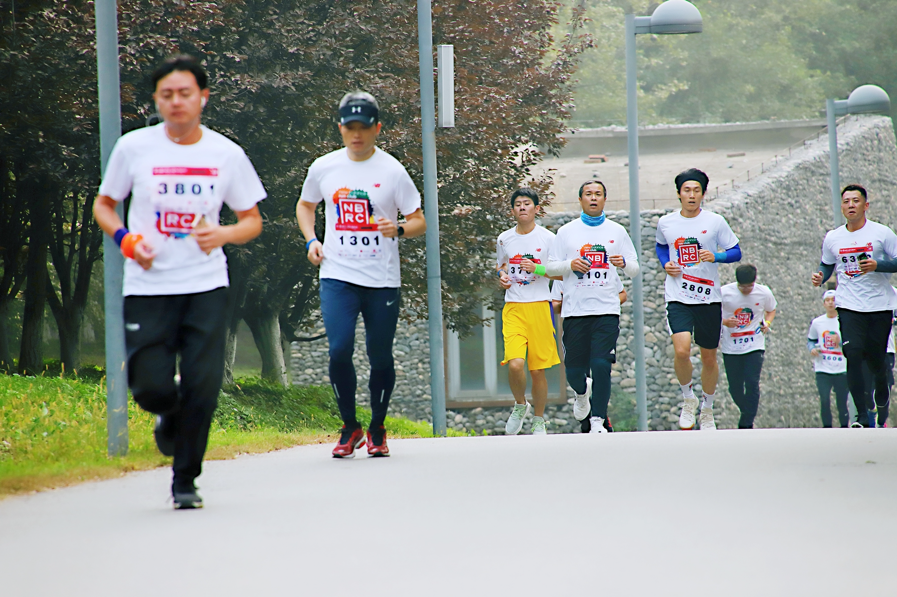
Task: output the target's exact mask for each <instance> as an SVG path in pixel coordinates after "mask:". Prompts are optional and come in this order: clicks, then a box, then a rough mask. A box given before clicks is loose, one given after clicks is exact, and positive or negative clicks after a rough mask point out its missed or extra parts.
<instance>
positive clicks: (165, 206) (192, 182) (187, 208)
mask: <svg viewBox="0 0 897 597" xmlns="http://www.w3.org/2000/svg"><path fill="white" fill-rule="evenodd" d="M217 177H218V169H217V168H186V167H165V168H153V183H152V184H153V185H154V186H153V192H152V201H153V207H154V209H155V211H156V228H157V229H158V230H159V232H161V233H162V234H164V235H166V236H168V237H170V238H185V237H187V236H189V235H190V234H192V233H193V231H194V230H195V229H196V227H197V225H198V224H199V223H200V222H201V221H202V219H203V216H204V215H205V214H207V213H210V212H212V211H213V209H214V207H215V202H214V195H215V182H216V181H217Z"/></svg>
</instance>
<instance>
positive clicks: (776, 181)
mask: <svg viewBox="0 0 897 597" xmlns="http://www.w3.org/2000/svg"><path fill="white" fill-rule="evenodd" d="M838 135H839V147H840V159H841V180H842V182H843V184H847V183H848V182H859V183H861V184H863V185H864V186H866V188H867V189H868V190H869V192H870V201H871V202H872V207H871V211H870V217H871V218H872V219H875V220H878V221H880V222H882V223H885V224H887V225H891V226H894V225H895V224H897V185H895V183H897V145H895V138H894V130H893V125H892V123H891V120H890V119H889V118H882V117H862V118H851V119H849V120H848V121H847V122H845V123H844V124H842V125H841V126H839V128H838ZM686 167H688V164H683V168H686ZM711 183H712V181H711ZM830 205H831V199H830V192H829V167H828V140H827V138H826V137H822V138H821V139H820V140H819V141H817V142H814V143H811V144H809V145H808V146H807V147H806V148H804V149H802V150H800V151H797V152H795V153H794V154H793V156H792V158H791V159H789V160H787V161H783V162H781V163H780V164H779V166H778V167H776V168H775V169H773V170H770V171H769V172H767V173H766V174H765V175H762V176H760V177H759V178H757V179H754V180H752V181H751V182H750V183H749V184H746V185H744V186H743V187H740V188H738V189H736V190H734V191H732V192H730V193H728V194H726V195H722V196H721V197H720V198H719V199H717V200H714V201H712V202H709V203H708V204H707V205H706V207H707V208H708V209H710V210H712V211H716V212H718V213H720V214H722V215H724V216H725V217H726V218H727V219H728V220H729V223H730V224H731V226H732V228H733V230H734V231H735V233H736V234H737V235H738V237H739V239H740V241H741V247H742V249H743V253H744V258H743V262H745V263H753V264H754V265H756V266H757V268H758V270H759V281H760V282H761V283H763V284H766V285H768V286H769V287H770V288H771V289H772V291H773V293H774V294H775V295H776V298H777V300H778V302H779V308H778V314H777V317H776V321H775V323H774V324H773V328H774V330H775V331H774V333H773V334H772V335H771V336H770V337H769V338H768V339H767V355H766V361H765V364H764V370H763V378H762V381H761V392H762V394H761V405H760V411H759V413H758V417H757V421H756V426H758V427H785V426H787V427H814V426H819V425H820V424H821V423H820V420H819V407H818V398H817V394H816V388H815V382H814V377H813V371H812V364H811V363H810V360H809V358H808V355H807V351H806V349H805V338H806V331H807V327H808V325H809V322H810V321H811V320H812V319H813V317H816V316H817V315H819V314H820V313H821V312H822V304H821V293H820V291H819V290H818V289H814V288H813V287H812V286H811V284H810V282H809V279H810V275H811V273H812V272H813V271H815V268H816V265H817V264H818V263H819V256H820V247H821V243H822V239H823V237H824V235H825V232H826V231H827V230H828V229H829V228H830V227H831V221H832V215H831V207H830ZM664 213H667V212H665V211H644V212H642V239H643V244H642V251H641V262H642V267H643V269H642V271H643V277H644V288H645V329H646V336H645V340H646V342H645V344H646V357H647V365H648V370H647V372H648V380H649V385H648V406H649V408H648V411H649V424H650V428H651V429H653V430H662V429H673V428H677V427H678V426H677V421H678V413H679V406H678V405H679V403H680V400H681V395H680V393H679V388H678V383H677V381H676V379H675V376H674V375H673V363H672V345H671V343H670V340H669V336H668V334H667V332H666V325H665V322H664V300H663V272H662V270H661V269H660V264H659V263H658V261H657V258H656V256H655V255H654V233H655V229H656V226H657V221H658V220H659V219H660V217H661V215H663V214H664ZM578 215H579V214H578V213H572V212H571V213H556V214H551V215H550V216H548V217H546V218H545V219H544V220H543V221H542V224H543V225H544V226H546V227H547V228H549V229H552V230H556V229H557V228H558V227H560V226H561V225H563V224H564V223H566V222H567V221H569V220H570V219H571V218H574V217H578ZM608 217H609V218H611V219H612V220H614V221H617V222H619V223H620V224H622V225H624V226H626V227H627V228H628V226H629V221H628V220H629V218H628V214H627V213H625V212H609V213H608ZM734 268H735V266H734V265H724V266H722V267H721V273H722V281H723V283H724V284H725V283H728V282H731V281H734ZM626 285H627V287H628V286H629V282H626ZM621 328H622V329H621V335H620V340H619V343H618V348H617V355H618V363H617V364H616V365H615V366H614V369H613V373H612V375H613V383H614V384H615V386H616V387H617V388H618V389H620V390H622V391H624V392H629V393H632V392H634V386H635V379H634V363H633V355H632V351H631V350H630V344H631V338H632V332H631V303H627V304H626V305H624V308H623V315H622V317H621ZM357 333H358V343H357V347H358V348H357V350H356V356H355V359H356V366H357V367H358V371H359V396H360V400H363V401H367V400H368V396H367V391H366V389H365V388H366V380H367V371H368V370H367V360H366V357H365V356H364V350H363V346H364V344H363V331H362V329H361V325H360V324H359V328H358V331H357ZM326 350H327V349H326V340H322V341H319V342H314V343H308V344H301V345H300V344H294V345H293V354H292V367H293V379H294V380H295V383H325V382H329V379H328V378H327V377H326V374H327V358H326ZM395 354H396V360H397V363H398V367H399V371H398V374H397V386H396V393H395V396H394V398H393V402H392V404H391V407H390V410H391V411H392V412H394V413H397V414H404V415H406V416H410V417H412V418H416V419H421V420H429V419H430V416H431V412H430V392H429V372H428V363H429V350H428V343H427V335H426V326H425V324H418V325H416V326H411V327H408V328H401V329H400V330H399V333H398V335H397V340H396V352H395ZM692 360H693V361H694V362H695V363H696V367H695V374H694V378H695V380H696V381H698V382H699V380H700V363H699V359H698V358H697V356H695V357H693V359H692ZM720 369H721V373H722V374H721V378H720V385H719V389H718V391H717V396H718V399H717V403H716V405H715V406H716V407H715V409H714V411H715V414H716V416H717V423H718V425H719V427H721V428H726V427H735V426H736V424H737V420H738V410H737V408H736V407H735V405H734V404H733V403H732V401H731V399H730V398H729V396H728V389H727V386H726V378H725V372H724V370H723V367H722V360H721V359H720ZM698 385H700V384H698ZM507 411H508V409H506V408H497V409H480V408H477V409H472V410H463V411H457V412H450V413H449V415H448V420H449V425H450V426H451V427H454V428H457V429H459V430H462V429H463V430H472V431H477V432H482V431H488V432H490V433H500V432H502V431H503V429H504V421H505V420H506V418H507V414H508V413H507ZM547 415H548V418H549V420H550V422H551V423H550V425H549V431H550V432H553V433H558V432H570V431H573V430H575V429H578V425H577V424H576V423H575V421H573V418H572V415H571V413H570V405H562V406H557V407H549V409H548V411H547ZM524 429H525V430H528V427H524Z"/></svg>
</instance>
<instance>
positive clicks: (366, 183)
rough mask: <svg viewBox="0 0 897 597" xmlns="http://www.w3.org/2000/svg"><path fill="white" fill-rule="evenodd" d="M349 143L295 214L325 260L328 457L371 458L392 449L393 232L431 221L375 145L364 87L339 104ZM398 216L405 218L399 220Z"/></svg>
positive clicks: (316, 170)
mask: <svg viewBox="0 0 897 597" xmlns="http://www.w3.org/2000/svg"><path fill="white" fill-rule="evenodd" d="M339 117H340V121H339V131H340V134H341V135H342V137H343V144H344V145H345V147H344V148H343V149H339V150H337V151H333V152H331V153H328V154H327V155H324V156H321V157H319V158H318V159H316V160H315V161H314V163H312V165H311V166H310V167H309V169H308V175H307V176H306V178H305V183H304V184H303V185H302V195H301V197H300V199H299V202H298V203H297V204H296V218H297V219H298V221H299V228H301V230H302V234H303V236H305V238H306V239H307V240H308V242H306V244H305V248H306V250H307V251H308V260H309V261H310V262H311V263H312V264H314V265H320V266H321V272H320V277H321V280H320V285H321V314H322V315H323V318H324V328H325V330H326V332H327V341H328V342H329V344H330V370H329V373H330V384H331V386H333V391H334V393H335V394H336V400H337V404H338V405H339V411H340V416H341V417H342V419H343V428H342V431H341V433H340V439H339V443H337V445H336V447H335V448H334V449H333V457H334V458H351V457H353V456H354V455H355V450H356V449H358V448H361V447H362V446H364V444H365V442H367V445H368V455H369V456H389V447H388V446H387V444H386V429H385V427H384V425H383V423H384V421H385V420H386V411H387V407H388V406H389V398H390V396H391V395H392V390H393V388H394V387H395V382H396V369H395V361H394V360H393V354H392V345H393V339H394V338H395V334H396V325H397V324H398V320H399V303H400V300H399V299H400V287H401V284H402V282H401V278H400V273H399V238H402V237H405V238H413V237H415V236H420V235H421V234H423V233H424V232H426V229H427V222H426V220H424V215H423V212H422V211H421V209H420V193H418V191H417V188H416V187H415V186H414V182H413V181H412V180H411V177H410V176H408V172H407V171H406V170H405V168H404V166H402V164H400V163H399V161H398V160H397V159H395V158H394V157H392V156H391V155H389V154H388V153H386V152H385V151H383V150H381V149H380V148H378V147H377V146H376V142H377V135H379V134H380V128H381V123H380V107H379V105H378V104H377V100H376V99H374V96H372V95H371V94H369V93H364V92H362V91H356V92H352V93H347V94H346V95H345V96H343V98H342V100H340V103H339ZM321 201H323V202H324V204H325V209H324V214H325V225H326V234H325V236H324V242H323V243H322V242H321V241H319V240H318V239H317V238H316V237H315V208H316V207H317V205H318V203H320V202H321ZM398 214H402V215H403V216H404V217H405V221H404V222H403V223H401V224H399V223H398ZM359 313H360V314H361V316H362V318H363V319H364V330H365V341H366V345H367V353H368V359H369V360H370V363H371V378H370V382H369V384H368V388H369V389H370V391H371V410H372V412H373V414H372V418H371V425H370V427H369V428H368V431H367V437H365V432H364V431H363V430H362V429H361V425H360V424H359V422H358V420H357V419H356V418H355V391H356V389H357V385H358V380H357V378H356V376H355V365H354V364H353V363H352V353H353V352H354V350H355V324H356V322H357V321H358V314H359Z"/></svg>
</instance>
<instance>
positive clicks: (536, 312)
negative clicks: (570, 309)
mask: <svg viewBox="0 0 897 597" xmlns="http://www.w3.org/2000/svg"><path fill="white" fill-rule="evenodd" d="M501 321H502V335H503V336H504V338H505V358H504V359H502V362H501V364H502V365H506V364H507V363H508V361H510V360H511V359H526V361H527V366H528V367H529V370H530V371H536V370H539V369H550V368H551V367H554V366H555V365H557V364H558V363H560V362H561V360H560V359H559V358H558V348H557V340H556V339H555V335H554V322H553V321H552V319H551V301H539V302H537V303H505V307H504V309H502V312H501Z"/></svg>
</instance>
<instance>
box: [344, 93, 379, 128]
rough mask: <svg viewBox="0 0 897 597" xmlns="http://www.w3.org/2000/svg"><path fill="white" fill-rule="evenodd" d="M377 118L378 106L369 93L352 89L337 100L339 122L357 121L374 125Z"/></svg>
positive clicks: (377, 120)
mask: <svg viewBox="0 0 897 597" xmlns="http://www.w3.org/2000/svg"><path fill="white" fill-rule="evenodd" d="M379 120H380V106H379V105H378V104H377V100H376V99H375V98H374V96H373V95H371V94H370V93H366V92H364V91H353V92H351V93H347V94H346V95H344V96H343V99H341V100H340V102H339V123H340V124H344V125H345V124H349V123H350V122H353V121H358V122H361V123H363V124H365V125H367V126H374V125H375V124H377V122H379Z"/></svg>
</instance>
